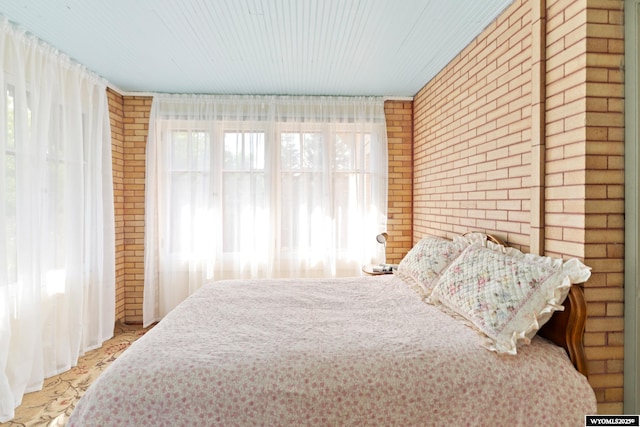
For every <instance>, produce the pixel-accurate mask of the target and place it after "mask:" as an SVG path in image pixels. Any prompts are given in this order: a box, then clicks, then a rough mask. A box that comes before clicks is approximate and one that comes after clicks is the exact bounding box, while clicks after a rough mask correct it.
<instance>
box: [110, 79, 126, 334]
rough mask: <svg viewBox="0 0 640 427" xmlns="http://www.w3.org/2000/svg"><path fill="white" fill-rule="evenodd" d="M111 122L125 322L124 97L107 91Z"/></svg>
mask: <svg viewBox="0 0 640 427" xmlns="http://www.w3.org/2000/svg"><path fill="white" fill-rule="evenodd" d="M107 100H108V102H109V119H110V121H111V163H112V167H113V172H112V173H113V203H114V211H115V212H114V214H115V232H116V236H115V237H116V240H115V244H116V320H122V321H123V320H124V317H125V316H124V295H125V276H124V274H125V271H124V269H125V258H124V135H123V129H124V128H123V122H122V115H123V100H122V96H121V95H120V94H118V93H116V92H114V91H112V90H111V89H107Z"/></svg>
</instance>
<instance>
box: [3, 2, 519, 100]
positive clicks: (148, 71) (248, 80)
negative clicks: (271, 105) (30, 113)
mask: <svg viewBox="0 0 640 427" xmlns="http://www.w3.org/2000/svg"><path fill="white" fill-rule="evenodd" d="M512 1H513V0H0V13H1V14H3V15H5V16H6V17H7V18H8V19H9V20H10V21H11V22H13V23H16V24H18V25H20V26H22V27H23V28H25V29H26V30H27V31H28V32H30V33H33V34H34V35H36V36H37V37H39V38H40V39H42V40H44V41H46V42H48V43H49V44H51V45H53V46H54V47H56V48H57V49H58V50H60V51H62V52H63V53H65V54H67V55H68V56H70V57H71V58H73V59H75V60H76V61H78V62H80V63H81V64H83V65H84V66H85V67H86V68H88V69H89V70H92V71H94V72H95V73H97V74H99V75H100V76H102V77H104V78H105V79H106V80H107V81H109V82H110V83H111V84H112V85H113V87H114V88H116V89H119V90H120V91H123V92H170V93H215V94H279V95H376V96H389V97H405V96H407V97H410V96H413V95H415V94H416V93H417V92H418V91H419V90H420V88H422V87H423V86H424V85H425V84H426V83H427V82H428V81H429V80H430V79H431V78H432V77H433V76H435V75H436V74H437V73H438V71H440V70H441V69H442V68H443V67H444V66H445V65H446V64H447V63H448V62H449V61H450V60H451V59H452V58H454V57H455V56H456V54H457V53H458V52H460V51H461V50H462V49H463V48H464V47H465V46H466V45H467V44H468V43H469V42H470V41H472V40H473V39H474V38H475V36H476V35H478V34H479V33H480V32H481V31H482V30H483V29H484V28H486V27H487V25H489V24H490V23H491V22H492V21H493V20H494V19H495V18H496V17H497V16H498V15H499V14H500V12H502V11H503V10H504V9H505V8H506V7H507V6H508V5H509V4H510V3H511V2H512Z"/></svg>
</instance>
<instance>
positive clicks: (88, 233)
mask: <svg viewBox="0 0 640 427" xmlns="http://www.w3.org/2000/svg"><path fill="white" fill-rule="evenodd" d="M0 65H1V66H0V87H1V88H2V93H0V421H6V420H9V419H11V418H12V417H13V415H14V409H15V407H16V406H18V405H19V404H20V403H21V401H22V396H23V394H24V393H25V392H29V391H33V390H38V389H40V388H41V387H42V384H43V380H44V378H46V377H49V376H51V375H55V374H57V373H59V372H62V371H65V370H68V369H69V368H71V367H72V366H74V365H75V364H76V363H77V359H78V356H80V355H81V354H82V353H83V352H84V351H86V350H89V349H92V348H95V347H98V346H100V345H101V344H102V343H103V341H104V340H106V339H108V338H109V337H111V336H112V334H113V326H114V316H115V247H114V218H113V215H114V212H113V188H112V187H113V184H112V175H111V136H110V135H111V131H110V127H109V113H108V105H107V98H106V85H105V82H103V81H102V80H101V79H99V78H97V76H95V75H93V74H90V73H88V72H87V71H86V70H84V69H83V68H82V67H81V66H79V65H77V64H75V63H73V62H72V61H71V60H70V59H69V58H68V57H66V56H64V55H62V54H60V53H59V52H57V51H55V50H54V49H53V48H51V47H49V46H47V45H44V44H43V43H41V42H39V41H38V40H37V39H35V38H34V37H32V36H29V35H26V34H25V33H24V32H23V31H21V30H20V29H18V28H15V27H14V26H12V25H11V24H10V23H9V22H8V21H7V20H6V19H4V18H0Z"/></svg>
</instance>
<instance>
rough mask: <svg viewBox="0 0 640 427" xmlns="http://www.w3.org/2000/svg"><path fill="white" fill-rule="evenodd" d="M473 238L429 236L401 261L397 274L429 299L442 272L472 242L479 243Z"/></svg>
mask: <svg viewBox="0 0 640 427" xmlns="http://www.w3.org/2000/svg"><path fill="white" fill-rule="evenodd" d="M480 239H481V238H480V237H479V235H478V234H477V233H474V235H473V236H465V237H462V236H456V237H455V238H454V239H453V240H447V239H443V238H441V237H435V236H427V237H424V238H423V239H422V240H420V241H419V242H418V243H416V245H415V246H414V247H413V248H411V250H410V251H409V252H408V253H407V255H406V256H405V257H404V258H403V259H402V261H400V264H398V268H397V270H396V272H395V274H397V275H398V276H400V278H401V279H402V280H404V281H405V282H406V283H408V284H409V285H410V286H412V287H413V289H415V290H416V291H417V292H418V293H419V294H420V295H422V296H423V297H428V296H429V295H430V294H431V291H432V290H433V287H434V286H435V284H436V279H437V278H438V275H439V274H440V272H441V271H442V270H444V269H445V268H446V267H447V266H448V265H449V264H451V262H452V261H453V260H454V259H455V258H456V257H458V255H460V254H461V253H462V251H463V250H464V248H466V247H467V246H468V245H469V244H471V242H473V241H479V240H480Z"/></svg>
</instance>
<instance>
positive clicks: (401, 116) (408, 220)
mask: <svg viewBox="0 0 640 427" xmlns="http://www.w3.org/2000/svg"><path fill="white" fill-rule="evenodd" d="M384 113H385V116H386V118H387V139H388V144H389V196H388V208H387V209H388V214H387V231H388V234H389V239H388V241H387V262H388V263H395V264H397V263H399V262H400V260H402V258H403V257H404V256H405V255H406V253H407V252H408V251H409V249H411V246H412V237H413V236H412V232H413V224H412V221H413V215H412V210H413V203H412V199H413V190H412V188H413V167H412V166H413V133H412V132H413V102H410V101H386V102H385V104H384Z"/></svg>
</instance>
